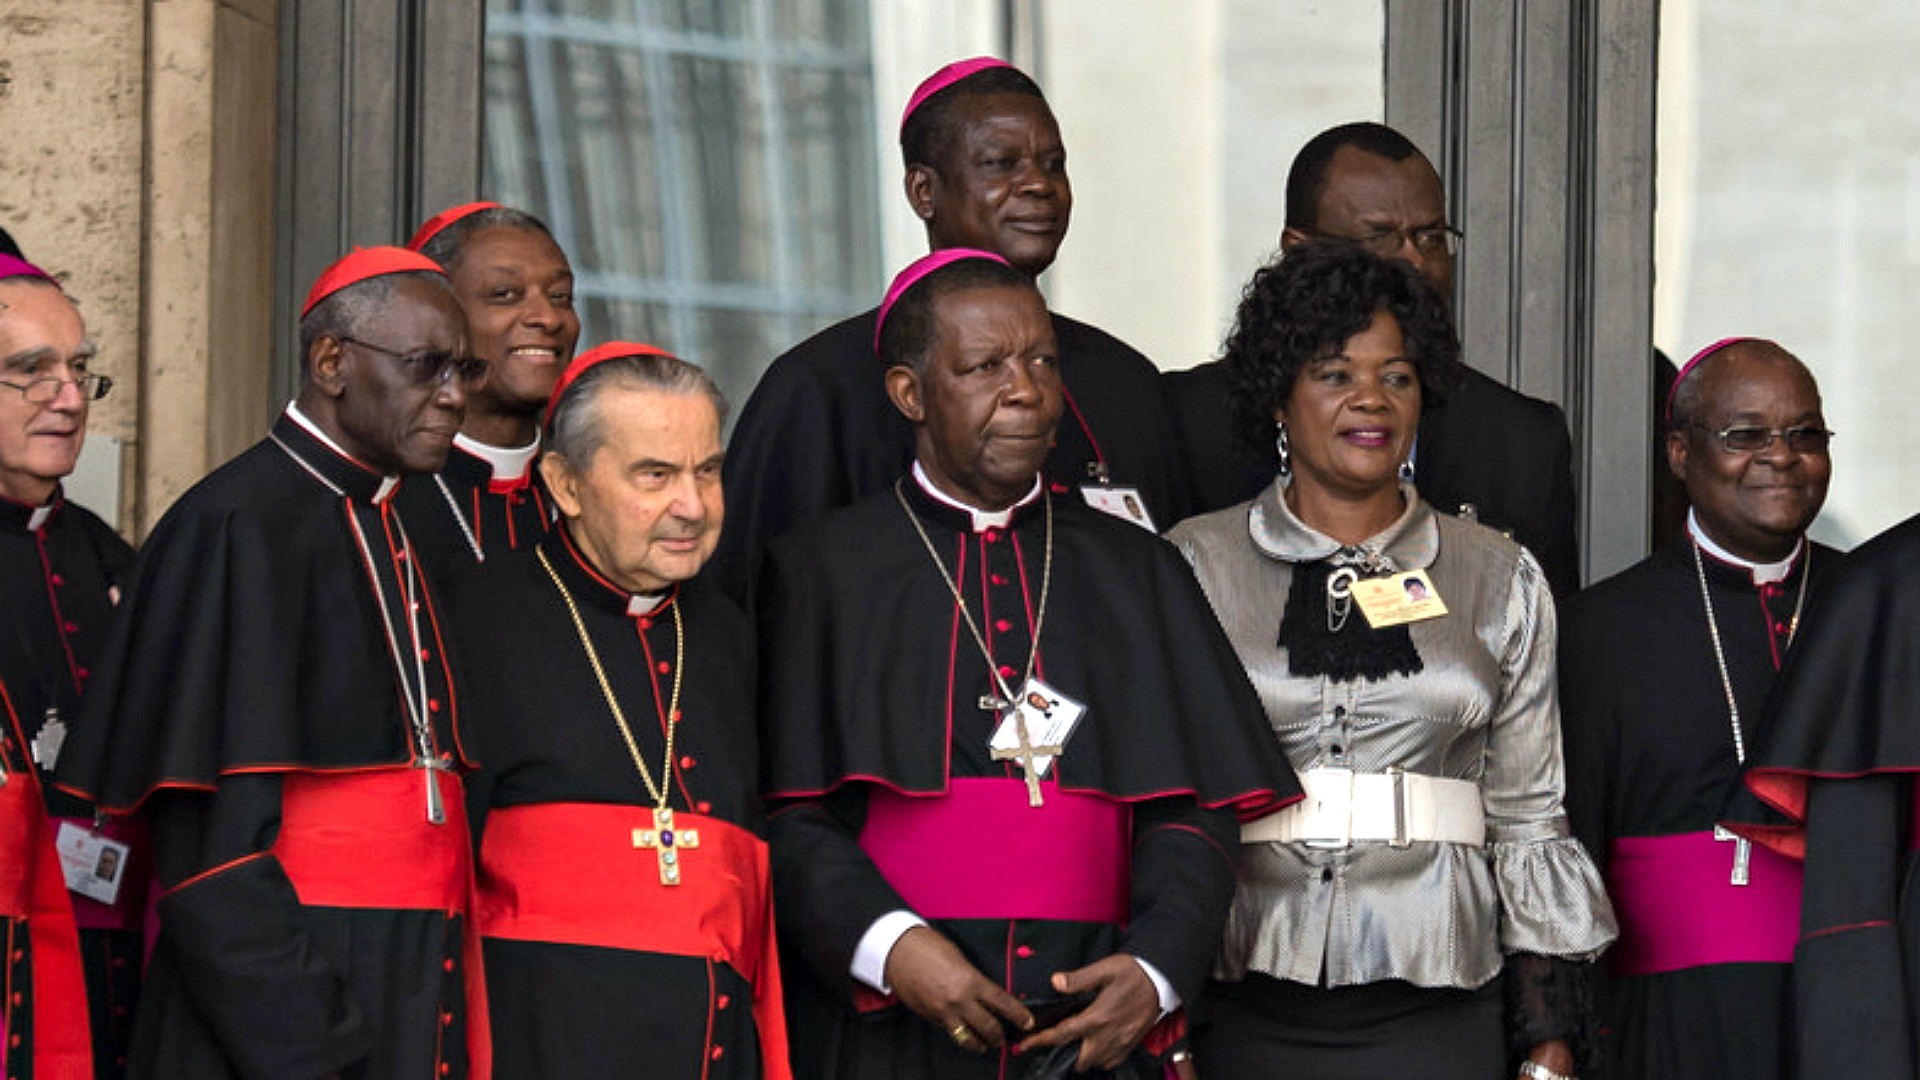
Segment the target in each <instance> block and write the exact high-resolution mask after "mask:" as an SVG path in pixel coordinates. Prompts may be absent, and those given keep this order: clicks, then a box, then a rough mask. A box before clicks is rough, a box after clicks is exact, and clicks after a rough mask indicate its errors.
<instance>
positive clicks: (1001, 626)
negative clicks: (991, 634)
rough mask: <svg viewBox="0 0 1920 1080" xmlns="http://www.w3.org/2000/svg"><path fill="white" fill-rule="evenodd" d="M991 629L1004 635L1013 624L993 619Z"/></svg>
mask: <svg viewBox="0 0 1920 1080" xmlns="http://www.w3.org/2000/svg"><path fill="white" fill-rule="evenodd" d="M993 628H994V629H995V630H998V631H1000V632H1001V633H1003V634H1004V633H1006V632H1007V631H1009V630H1011V629H1013V624H1012V623H1010V622H1008V621H1007V620H1005V619H995V620H993Z"/></svg>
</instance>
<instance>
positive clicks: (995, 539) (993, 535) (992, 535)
mask: <svg viewBox="0 0 1920 1080" xmlns="http://www.w3.org/2000/svg"><path fill="white" fill-rule="evenodd" d="M999 542H1000V530H999V529H988V530H987V543H989V544H997V543H999Z"/></svg>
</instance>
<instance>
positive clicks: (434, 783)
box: [413, 756, 453, 825]
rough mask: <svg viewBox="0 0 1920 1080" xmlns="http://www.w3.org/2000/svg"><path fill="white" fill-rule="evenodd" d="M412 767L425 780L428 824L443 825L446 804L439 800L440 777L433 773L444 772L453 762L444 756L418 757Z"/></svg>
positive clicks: (445, 819) (444, 822) (451, 766)
mask: <svg viewBox="0 0 1920 1080" xmlns="http://www.w3.org/2000/svg"><path fill="white" fill-rule="evenodd" d="M413 767H414V768H416V769H419V770H420V775H421V777H423V778H424V779H425V780H426V782H427V823H428V824H429V825H445V824H446V823H447V806H446V803H445V802H443V801H442V800H441V796H440V778H439V777H437V776H435V775H434V774H435V773H442V772H446V771H448V770H449V769H451V768H453V762H452V761H450V760H448V759H447V758H446V757H445V756H440V757H432V756H428V757H419V758H415V759H414V761H413Z"/></svg>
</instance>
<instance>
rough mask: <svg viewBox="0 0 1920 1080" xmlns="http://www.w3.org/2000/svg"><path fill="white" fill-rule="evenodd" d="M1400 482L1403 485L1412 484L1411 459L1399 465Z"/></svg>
mask: <svg viewBox="0 0 1920 1080" xmlns="http://www.w3.org/2000/svg"><path fill="white" fill-rule="evenodd" d="M1400 482H1401V483H1403V484H1411V483H1413V459H1412V458H1408V459H1407V460H1405V461H1403V462H1401V463H1400Z"/></svg>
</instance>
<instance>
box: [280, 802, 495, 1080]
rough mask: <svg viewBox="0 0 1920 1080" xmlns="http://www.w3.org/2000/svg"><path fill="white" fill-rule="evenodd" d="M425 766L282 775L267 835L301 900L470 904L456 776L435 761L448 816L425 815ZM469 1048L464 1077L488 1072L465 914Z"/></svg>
mask: <svg viewBox="0 0 1920 1080" xmlns="http://www.w3.org/2000/svg"><path fill="white" fill-rule="evenodd" d="M424 771H426V770H421V769H413V768H391V769H370V770H367V771H363V772H351V773H303V772H290V773H287V774H285V775H284V777H283V778H282V780H281V796H280V802H281V820H280V835H279V838H278V839H276V840H275V841H274V843H273V855H274V857H275V858H276V859H278V860H279V862H280V866H281V868H282V869H283V870H284V871H285V872H286V875H287V879H288V880H289V881H291V882H292V883H293V890H294V892H295V893H296V894H298V895H299V897H300V902H301V903H302V904H306V905H310V906H313V907H337V908H387V909H400V910H425V911H443V912H446V913H447V914H449V915H469V916H470V914H471V912H472V909H473V906H472V898H473V861H472V849H471V847H470V846H469V845H470V841H469V838H468V834H467V810H466V798H465V794H464V788H463V785H462V784H461V783H460V778H459V777H458V776H457V775H455V774H454V773H452V772H449V771H444V770H433V771H432V775H433V776H434V777H435V779H436V782H437V783H438V784H439V786H440V795H441V802H442V803H443V804H444V805H445V807H446V821H445V822H444V823H443V824H440V825H433V824H430V823H429V822H428V821H427V806H426V784H425V782H424V781H423V780H422V779H421V775H422V773H423V772H424ZM465 937H466V940H465V942H464V943H463V953H464V959H465V961H466V971H465V976H466V978H465V983H466V993H467V1053H468V1062H469V1068H470V1070H471V1071H470V1073H469V1076H470V1078H471V1080H489V1078H490V1077H491V1076H492V1073H493V1049H492V1040H493V1029H492V1027H491V1025H490V1024H489V1022H488V1018H487V984H486V978H485V975H484V973H483V971H482V969H481V966H480V938H479V934H478V932H477V931H476V928H475V926H474V920H473V919H472V918H471V917H469V918H468V919H467V921H466V935H465Z"/></svg>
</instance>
